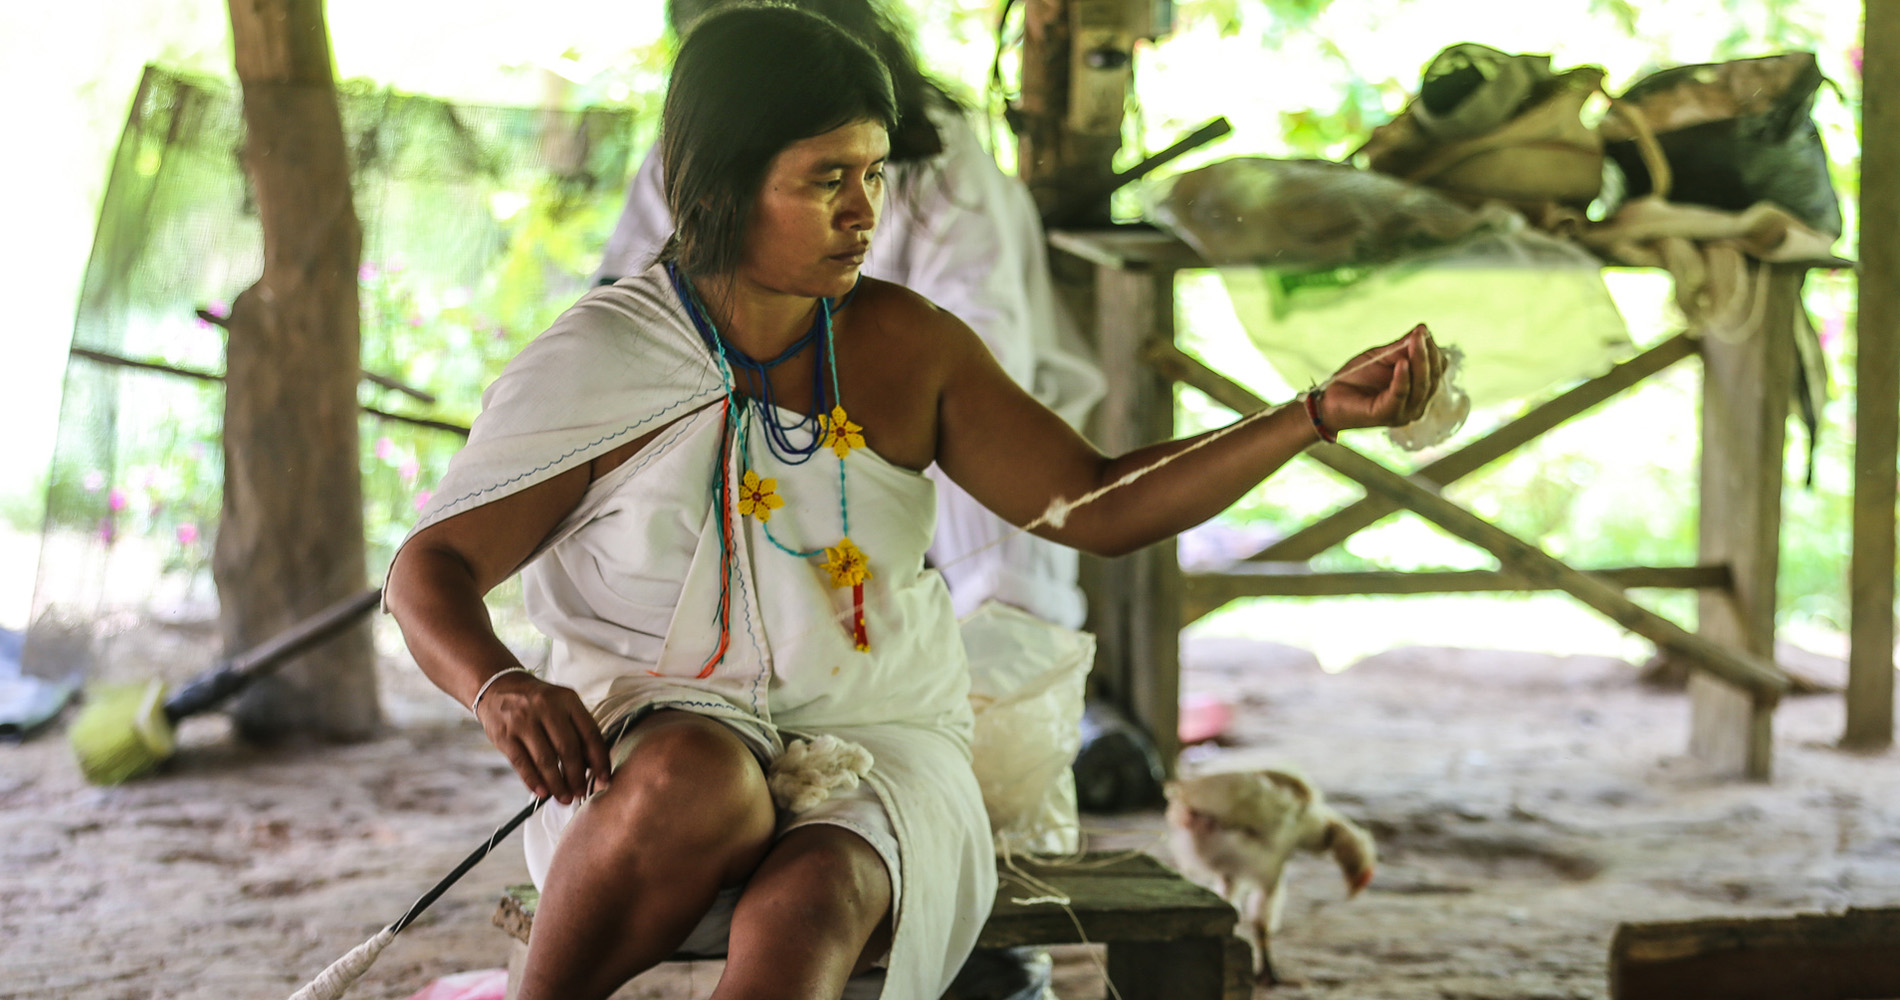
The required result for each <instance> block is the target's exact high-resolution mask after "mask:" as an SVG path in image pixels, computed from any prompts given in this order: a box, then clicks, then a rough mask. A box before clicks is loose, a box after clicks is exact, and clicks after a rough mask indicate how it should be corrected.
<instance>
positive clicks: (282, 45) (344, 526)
mask: <svg viewBox="0 0 1900 1000" xmlns="http://www.w3.org/2000/svg"><path fill="white" fill-rule="evenodd" d="M229 3H230V11H231V35H232V40H233V47H234V50H235V52H236V62H237V73H238V80H239V81H240V82H241V83H242V84H243V87H244V122H245V128H246V133H247V139H246V144H245V148H244V166H245V171H246V173H247V174H248V175H249V177H250V181H251V186H252V191H253V194H254V196H255V202H256V205H257V209H258V216H259V219H260V221H261V223H262V225H263V229H264V273H263V275H262V277H260V278H259V279H258V281H257V283H256V284H254V285H252V286H251V287H250V288H248V289H246V290H245V291H244V293H243V294H242V295H239V296H238V298H237V300H236V302H235V303H233V305H232V309H231V316H230V318H229V325H228V327H227V331H228V332H227V337H228V346H227V347H226V358H225V372H226V378H225V405H224V509H223V516H222V520H221V522H220V524H219V528H218V539H217V547H216V551H215V552H214V555H213V559H212V572H213V576H214V578H215V579H216V581H217V585H218V599H219V604H220V606H221V608H222V610H221V622H220V624H221V627H222V631H223V638H224V644H225V648H226V650H227V651H229V652H232V653H235V652H238V651H240V650H244V649H248V648H250V647H252V646H256V645H258V644H259V643H261V642H263V641H265V640H266V639H269V638H270V637H271V636H273V635H275V634H277V633H279V632H281V631H283V630H284V629H285V628H287V627H288V626H290V625H291V624H293V623H295V622H296V621H298V620H300V619H302V618H304V617H306V616H308V615H310V614H312V613H314V612H316V611H318V610H320V609H322V608H324V607H325V606H327V605H329V604H331V603H333V602H335V601H337V600H340V599H342V598H345V597H348V596H349V595H351V594H352V593H355V592H356V591H359V590H361V589H362V588H363V587H364V585H365V578H366V575H367V568H366V560H365V556H364V547H363V499H362V481H361V476H360V472H359V470H358V451H359V446H358V441H357V414H356V382H357V377H358V369H359V365H360V363H361V362H360V354H361V345H360V336H361V334H360V331H359V329H358V325H357V324H358V314H357V308H358V303H357V284H356V270H357V266H358V264H359V259H360V257H361V254H362V229H361V227H360V225H359V224H358V222H357V219H356V211H355V208H354V206H353V204H352V200H351V196H350V171H349V161H348V157H347V156H346V153H345V147H344V140H343V124H342V119H341V117H340V115H339V113H338V110H337V102H336V87H335V82H334V80H333V78H332V75H331V70H330V41H329V34H328V32H327V31H326V29H325V27H324V20H323V4H322V0H229ZM233 714H234V715H235V716H236V719H237V723H238V727H239V731H240V732H241V733H242V734H243V735H244V736H246V737H247V738H250V739H256V740H275V739H282V738H285V737H288V736H291V735H293V734H300V733H301V734H314V735H317V736H321V737H324V738H329V739H360V738H363V737H365V736H368V735H370V734H371V733H372V732H374V731H375V729H376V728H377V727H378V725H379V724H380V722H381V711H380V709H379V707H378V703H377V698H376V673H375V650H374V648H373V647H372V645H371V640H370V632H369V628H368V626H367V624H363V625H358V626H356V627H354V628H352V629H350V630H349V631H347V632H345V633H343V634H342V635H340V636H338V637H337V638H335V639H333V640H331V641H330V642H328V643H326V644H324V645H323V646H322V647H320V648H319V649H317V650H315V651H314V652H312V653H309V654H307V655H305V656H302V657H299V658H297V659H296V660H293V661H291V662H290V663H288V664H287V665H286V666H285V667H284V668H283V669H282V670H280V671H278V672H277V673H276V674H275V675H274V676H273V677H271V678H268V679H267V680H265V681H263V682H261V683H259V684H256V685H253V686H252V688H251V689H250V690H249V691H248V692H246V694H245V696H244V697H243V698H241V699H240V700H239V702H238V704H237V705H236V707H235V709H234V712H233Z"/></svg>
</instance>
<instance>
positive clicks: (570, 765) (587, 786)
mask: <svg viewBox="0 0 1900 1000" xmlns="http://www.w3.org/2000/svg"><path fill="white" fill-rule="evenodd" d="M476 719H477V720H478V721H479V722H481V724H482V732H484V733H486V734H487V735H488V742H490V743H493V744H494V745H495V749H497V750H500V751H501V752H502V756H504V757H507V758H508V763H510V764H512V765H514V768H515V773H516V774H518V775H520V776H521V783H522V784H524V785H527V786H528V790H529V791H531V792H533V793H534V795H535V797H536V798H543V797H551V798H553V799H554V800H556V801H558V802H560V803H561V804H563V805H565V804H567V803H569V802H572V801H573V800H574V799H575V798H576V797H578V796H583V795H586V794H588V793H589V791H590V790H591V791H605V790H606V788H607V774H608V771H609V770H611V768H610V767H609V764H608V760H607V743H606V741H605V740H603V739H602V738H601V735H600V727H599V726H598V725H596V724H595V722H594V717H593V715H592V714H591V713H589V712H588V711H587V706H585V705H583V704H581V698H580V695H578V694H575V693H574V689H573V688H567V687H562V686H560V685H559V684H550V683H548V682H547V681H544V680H541V679H540V678H537V677H535V676H534V675H533V674H528V673H515V674H509V675H508V676H506V677H501V678H498V679H497V680H496V681H495V683H494V685H493V686H492V687H490V688H489V689H488V691H487V693H486V694H484V695H483V696H482V699H481V705H480V706H479V707H478V710H477V713H476Z"/></svg>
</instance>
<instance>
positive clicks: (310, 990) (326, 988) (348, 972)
mask: <svg viewBox="0 0 1900 1000" xmlns="http://www.w3.org/2000/svg"><path fill="white" fill-rule="evenodd" d="M394 940H396V931H395V929H394V928H393V927H385V928H383V929H382V930H380V931H377V932H376V935H375V936H374V937H372V938H370V939H369V940H368V941H365V942H363V943H362V944H359V945H357V946H356V947H354V948H351V949H350V952H349V954H347V955H344V956H343V957H342V958H339V959H337V960H336V961H334V962H331V963H330V967H329V968H327V969H325V970H323V971H322V972H321V973H319V974H318V975H317V978H315V979H312V980H311V981H310V983H309V985H307V986H305V987H304V988H303V989H300V990H298V991H297V992H295V993H292V994H291V995H290V1000H338V998H339V997H341V996H342V995H343V994H344V992H345V991H347V990H348V989H349V988H350V986H351V984H353V983H355V982H356V981H357V980H358V979H361V978H362V977H363V973H365V972H368V971H369V967H370V966H371V965H374V964H375V963H376V956H378V955H381V954H382V953H383V949H384V948H387V947H389V942H391V941H394Z"/></svg>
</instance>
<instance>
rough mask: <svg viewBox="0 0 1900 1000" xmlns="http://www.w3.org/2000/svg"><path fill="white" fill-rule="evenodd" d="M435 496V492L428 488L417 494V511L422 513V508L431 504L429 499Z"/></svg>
mask: <svg viewBox="0 0 1900 1000" xmlns="http://www.w3.org/2000/svg"><path fill="white" fill-rule="evenodd" d="M434 498H435V494H434V493H431V492H429V491H428V490H423V491H422V492H421V493H418V494H416V512H417V513H421V512H422V508H424V507H427V506H429V501H430V500H432V499H434Z"/></svg>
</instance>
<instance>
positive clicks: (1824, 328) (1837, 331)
mask: <svg viewBox="0 0 1900 1000" xmlns="http://www.w3.org/2000/svg"><path fill="white" fill-rule="evenodd" d="M1846 333H1847V312H1846V311H1845V310H1841V311H1838V312H1836V313H1835V314H1834V315H1832V316H1829V317H1828V318H1826V319H1824V320H1822V321H1821V350H1823V351H1830V350H1833V349H1834V345H1835V344H1838V343H1840V342H1841V337H1842V336H1843V335H1844V334H1846Z"/></svg>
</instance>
